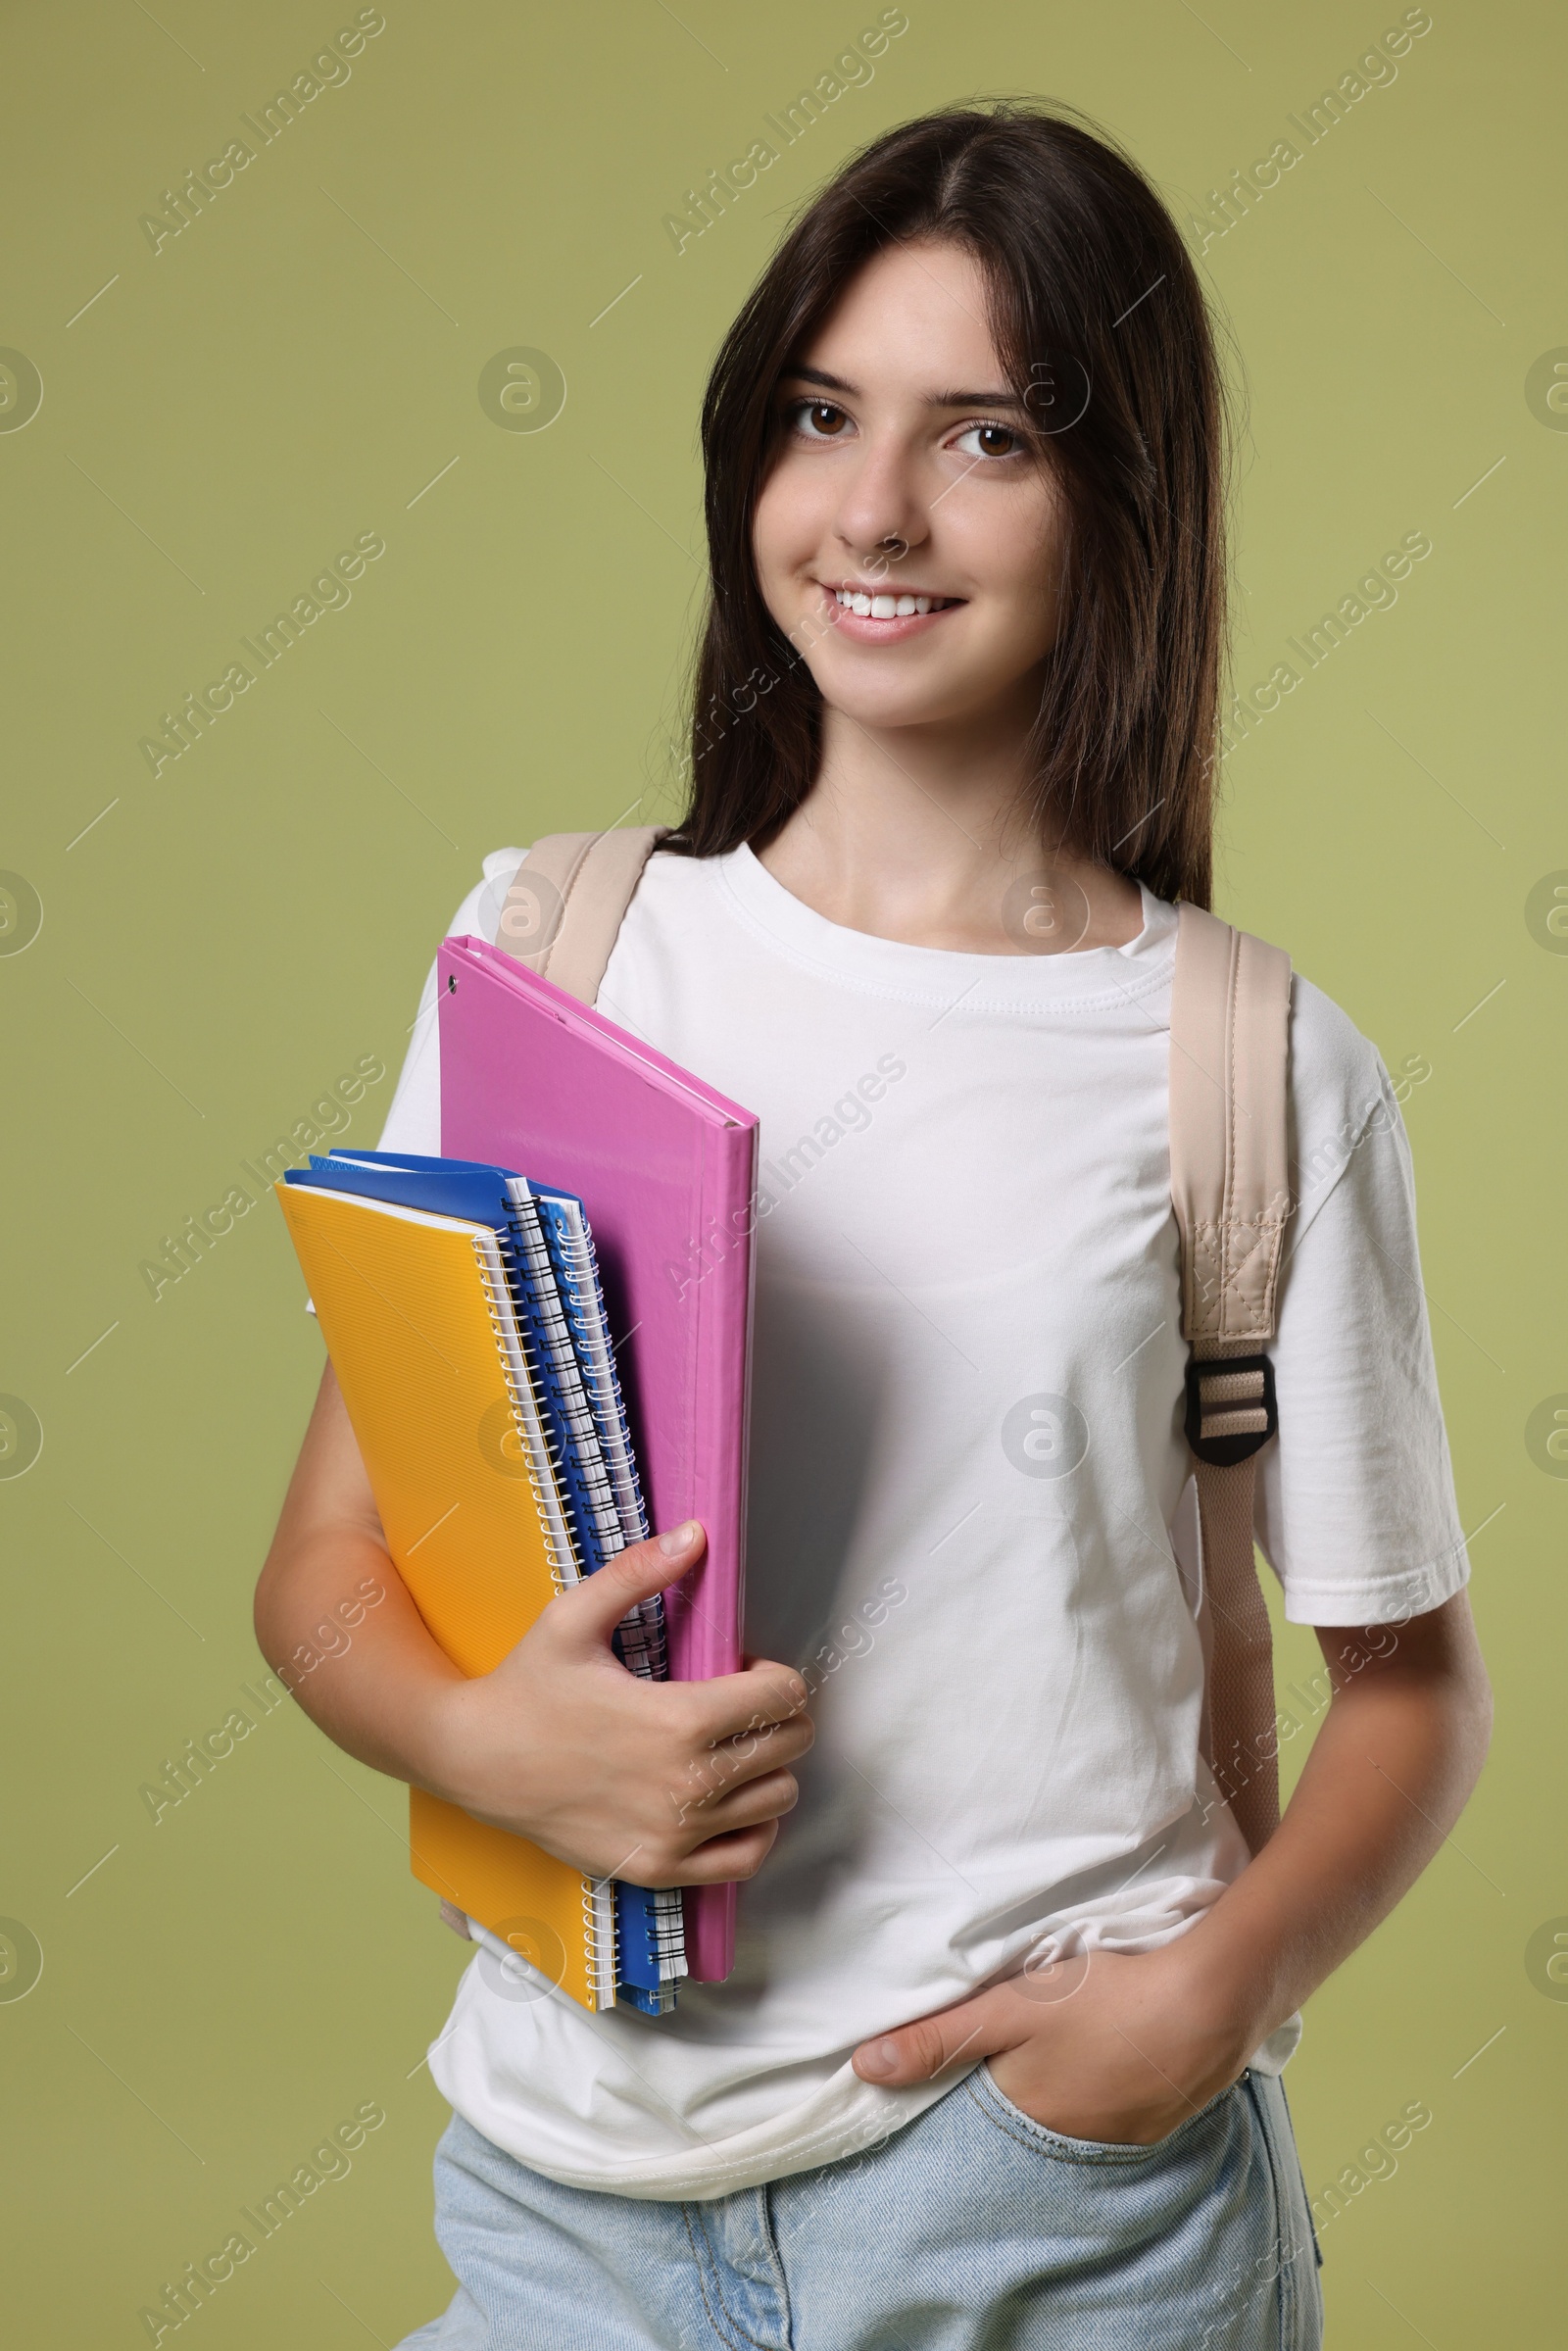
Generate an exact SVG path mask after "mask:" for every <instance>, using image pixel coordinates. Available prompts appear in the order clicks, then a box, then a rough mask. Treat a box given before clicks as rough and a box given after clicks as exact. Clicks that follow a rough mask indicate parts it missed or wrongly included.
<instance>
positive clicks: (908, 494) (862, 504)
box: [834, 434, 930, 578]
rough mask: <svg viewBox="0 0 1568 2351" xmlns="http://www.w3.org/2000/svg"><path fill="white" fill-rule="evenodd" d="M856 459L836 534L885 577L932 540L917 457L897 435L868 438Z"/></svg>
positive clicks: (861, 562) (864, 566) (861, 563)
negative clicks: (918, 474) (917, 475)
mask: <svg viewBox="0 0 1568 2351" xmlns="http://www.w3.org/2000/svg"><path fill="white" fill-rule="evenodd" d="M856 458H857V462H856V464H855V465H854V466H853V467H852V468H850V469H849V475H848V478H847V479H846V481H845V483H844V490H843V495H842V497H841V499H840V502H839V508H838V513H837V514H835V516H834V530H835V532H836V534H837V536H838V538H839V539H840V541H841V542H842V544H843V545H844V547H845V549H846V550H847V551H848V553H849V555H850V556H851V557H852V558H853V560H854V562H855V563H856V564H857V565H858V567H859V568H860V569H861V570H862V571H866V572H870V573H872V574H874V575H875V576H876V577H879V578H881V577H885V576H886V575H887V574H888V572H890V571H891V570H892V569H893V568H894V567H895V566H896V565H897V564H899V563H902V562H903V561H904V559H905V558H906V556H907V555H908V553H909V552H910V550H911V548H915V547H918V546H920V545H921V544H922V543H923V541H924V540H925V539H927V538H928V537H929V535H930V520H929V517H928V514H927V512H926V507H925V502H924V499H923V496H922V494H921V490H920V486H919V483H918V481H917V478H916V466H915V463H914V460H913V457H912V455H911V454H910V453H909V452H908V451H907V450H906V449H904V448H902V447H901V446H900V444H899V442H898V440H897V439H896V438H895V437H893V436H891V435H890V436H888V437H887V438H886V439H885V440H882V441H881V442H880V443H879V442H878V441H877V440H876V439H875V438H874V437H873V436H871V435H869V434H867V436H866V438H865V439H864V440H863V441H862V442H861V443H860V445H859V448H858V450H857V452H856Z"/></svg>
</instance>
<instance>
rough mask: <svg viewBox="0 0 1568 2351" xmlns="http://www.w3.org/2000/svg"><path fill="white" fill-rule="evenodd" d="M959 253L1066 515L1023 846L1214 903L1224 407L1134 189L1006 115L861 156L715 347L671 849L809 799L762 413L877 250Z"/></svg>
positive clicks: (1029, 111)
mask: <svg viewBox="0 0 1568 2351" xmlns="http://www.w3.org/2000/svg"><path fill="white" fill-rule="evenodd" d="M913 237H930V238H945V239H948V240H950V241H952V242H954V243H956V244H958V245H961V246H962V247H964V248H965V249H966V250H967V251H969V252H970V253H972V254H973V255H974V256H975V257H976V259H977V260H978V261H979V263H980V265H981V267H982V269H984V271H985V274H986V277H987V280H988V283H989V288H990V295H991V306H992V321H991V323H992V332H993V336H994V339H995V341H996V343H997V347H998V352H999V355H1000V357H1001V359H1002V361H1003V363H1004V366H1005V368H1006V370H1007V372H1008V375H1009V377H1010V379H1011V381H1012V383H1013V387H1014V389H1015V390H1016V391H1017V392H1018V393H1019V394H1020V396H1021V397H1023V398H1024V399H1025V400H1027V401H1028V402H1029V403H1030V407H1031V411H1032V413H1033V415H1034V416H1035V417H1036V419H1037V421H1038V427H1039V431H1040V447H1041V449H1042V451H1043V452H1044V453H1046V454H1047V455H1048V456H1049V461H1050V462H1051V463H1052V464H1053V465H1054V466H1055V467H1056V469H1057V474H1058V478H1059V480H1060V483H1061V485H1062V488H1063V491H1064V494H1065V505H1066V511H1067V525H1066V533H1065V537H1066V552H1065V565H1066V568H1065V575H1064V577H1063V580H1062V606H1061V610H1062V613H1063V619H1062V625H1061V630H1060V634H1059V636H1058V638H1057V642H1056V645H1055V647H1054V652H1053V654H1052V655H1051V657H1050V659H1049V661H1048V662H1047V664H1046V673H1045V684H1044V689H1043V693H1042V699H1041V707H1040V713H1039V717H1038V720H1037V722H1036V724H1035V727H1034V729H1033V734H1032V739H1031V746H1030V751H1031V769H1032V780H1031V783H1030V786H1029V789H1028V794H1027V801H1026V809H1025V813H1026V816H1027V819H1028V821H1029V822H1030V823H1031V824H1032V825H1033V826H1034V827H1035V828H1036V836H1037V837H1038V838H1040V839H1042V840H1045V839H1047V838H1049V837H1050V836H1051V835H1052V834H1054V835H1056V836H1058V837H1059V838H1060V839H1061V840H1062V841H1063V842H1064V843H1065V844H1066V845H1067V846H1068V847H1069V848H1071V849H1072V850H1074V851H1076V852H1077V854H1078V855H1080V856H1083V857H1091V858H1093V859H1095V860H1096V861H1098V862H1100V863H1103V864H1104V865H1107V866H1110V867H1112V868H1113V869H1115V870H1116V871H1118V872H1121V873H1125V874H1127V875H1130V876H1131V877H1132V878H1134V879H1136V880H1141V881H1143V882H1145V883H1146V884H1147V885H1148V887H1149V888H1150V889H1151V890H1152V892H1153V893H1154V894H1155V896H1156V897H1160V898H1166V899H1174V898H1177V897H1182V898H1187V899H1190V900H1192V901H1194V902H1195V903H1196V904H1197V905H1199V906H1207V905H1208V902H1209V890H1210V871H1211V853H1212V836H1213V802H1212V780H1213V772H1214V760H1215V754H1216V750H1217V724H1218V700H1219V673H1220V663H1221V655H1222V645H1223V637H1224V595H1225V554H1224V544H1223V523H1224V445H1223V421H1224V398H1223V391H1222V387H1221V379H1220V373H1219V368H1218V367H1217V364H1216V360H1215V353H1214V344H1213V336H1212V330H1211V327H1210V322H1209V318H1208V315H1207V312H1206V309H1205V307H1204V302H1203V297H1202V293H1201V288H1200V286H1199V282H1198V278H1197V275H1196V273H1195V271H1194V269H1193V267H1192V264H1191V262H1190V261H1189V260H1188V257H1187V252H1186V248H1185V247H1184V245H1183V243H1182V240H1181V237H1180V235H1179V233H1178V231H1177V229H1176V227H1175V224H1174V223H1173V221H1172V220H1171V218H1170V215H1169V214H1168V213H1167V212H1166V210H1165V207H1164V205H1163V204H1162V203H1161V201H1160V199H1159V197H1158V196H1157V195H1156V194H1155V192H1154V190H1153V188H1152V186H1151V185H1150V183H1149V181H1148V180H1147V179H1146V178H1145V177H1144V175H1143V173H1142V172H1141V171H1139V169H1138V168H1137V166H1136V165H1135V164H1134V163H1132V162H1131V160H1130V159H1129V158H1128V157H1127V156H1125V155H1124V154H1122V153H1121V152H1120V150H1119V149H1118V148H1116V147H1115V146H1114V145H1113V144H1112V143H1111V141H1110V140H1109V139H1108V138H1107V137H1106V136H1105V134H1104V133H1103V132H1101V131H1099V130H1098V129H1096V128H1093V127H1091V126H1090V125H1089V124H1088V123H1087V122H1084V121H1083V120H1082V119H1080V118H1077V117H1076V116H1075V115H1074V114H1073V113H1072V112H1071V110H1069V109H1065V108H1058V107H1055V106H1052V107H1050V108H1048V107H1045V106H1041V105H1035V104H1032V103H1029V104H1024V103H1019V102H1014V101H1006V102H1001V103H996V104H986V105H975V106H970V107H962V108H956V109H953V110H951V111H946V112H943V113H940V114H935V115H927V116H923V117H922V118H921V119H920V120H918V121H917V122H906V123H904V124H902V125H901V126H900V127H898V128H897V129H894V130H890V131H888V132H887V133H885V134H884V136H882V137H881V138H879V139H876V140H874V141H873V142H872V143H871V144H870V145H869V146H867V147H866V148H864V149H863V150H862V151H861V152H860V153H859V154H858V155H857V156H855V157H853V158H852V159H851V161H850V162H849V163H848V164H847V165H846V166H845V167H844V169H843V170H842V171H839V172H838V174H837V175H836V176H835V177H834V178H833V180H831V181H830V183H829V184H828V186H827V187H826V188H824V189H823V190H822V191H821V193H820V194H819V195H817V196H816V197H815V198H814V199H813V200H812V201H811V203H810V204H809V207H808V208H807V210H806V211H805V212H804V214H803V215H802V216H801V218H800V219H799V220H797V221H796V223H795V225H794V227H793V228H792V229H791V230H790V232H789V234H788V235H787V236H786V237H785V239H784V242H783V243H782V244H781V245H780V246H779V248H778V250H777V252H776V253H775V254H774V256H773V258H772V260H771V261H770V262H769V263H768V265H767V268H766V269H764V271H763V272H762V275H761V277H760V280H759V282H758V284H757V285H756V287H755V288H754V289H753V291H752V293H751V295H750V297H749V298H748V300H747V302H746V304H745V306H744V308H743V309H742V311H741V313H740V316H739V317H738V318H736V320H735V323H734V325H733V326H732V327H731V328H730V330H729V333H728V334H727V336H726V337H725V339H724V343H723V345H722V347H721V349H720V351H719V353H718V357H717V359H716V360H715V362H714V365H713V368H712V372H711V376H710V378H709V383H708V391H707V396H706V398H705V400H704V404H703V420H702V440H703V456H704V463H705V467H706V509H707V520H708V544H709V560H710V572H711V594H710V603H709V611H708V617H707V624H706V628H705V632H704V635H703V639H702V644H701V649H700V652H699V655H698V659H697V664H696V675H695V680H694V697H693V710H692V723H691V738H690V742H691V783H690V792H689V798H688V802H687V807H686V808H685V811H684V813H683V816H682V820H681V823H680V826H679V828H678V830H677V832H676V833H675V835H674V836H673V837H672V839H671V840H670V843H669V847H670V848H671V849H673V850H676V851H684V852H685V853H686V854H687V855H690V856H695V857H716V856H719V855H721V854H722V853H723V852H724V851H726V850H730V849H734V848H736V847H737V846H738V845H739V844H740V843H742V842H750V843H751V844H752V845H753V846H754V847H756V848H761V847H763V846H765V844H766V842H767V841H768V840H769V839H771V838H772V836H773V835H774V834H775V833H776V832H777V831H778V829H779V827H780V826H781V825H782V824H783V823H784V821H785V820H786V818H787V817H789V816H790V815H791V814H792V813H793V811H794V810H795V809H796V808H798V807H799V806H800V804H801V802H802V800H803V799H804V798H805V797H806V794H807V793H808V792H809V789H810V786H811V783H812V781H813V778H814V776H815V772H816V765H817V759H818V756H819V745H820V734H821V710H822V700H821V695H820V694H819V692H818V690H817V687H816V685H815V683H814V681H813V679H812V677H811V674H810V671H809V668H808V666H807V664H806V662H805V661H804V660H803V659H802V657H801V654H800V652H799V651H798V650H797V648H796V647H795V646H793V645H792V644H791V643H790V642H789V640H788V639H787V638H786V637H785V635H784V633H783V632H782V631H781V630H780V629H779V627H778V626H777V624H776V623H775V621H774V620H773V618H772V616H771V615H770V613H769V612H768V611H767V608H766V606H765V605H764V604H763V602H762V598H761V594H760V589H759V587H758V583H757V574H756V569H755V565H754V563H753V557H752V518H753V514H754V510H755V507H756V503H757V498H758V494H759V491H760V487H761V484H762V482H763V480H764V478H765V476H766V474H767V471H768V468H769V465H770V463H771V460H772V457H773V455H774V453H775V451H776V448H777V445H778V443H777V431H778V427H777V423H776V416H775V407H774V401H775V394H776V390H777V386H778V382H779V379H780V377H781V375H782V374H783V373H784V372H785V370H786V368H787V367H788V365H789V363H790V361H791V359H792V358H797V357H799V355H800V352H801V349H802V346H803V345H804V343H805V342H806V341H807V339H808V338H809V335H810V334H811V333H812V332H813V330H814V329H815V327H816V326H817V325H818V324H819V323H820V321H821V320H822V319H823V318H825V317H826V316H827V314H828V312H829V311H830V310H831V309H832V307H833V305H834V304H835V302H836V301H837V300H838V298H839V297H840V296H841V295H842V293H843V292H844V290H845V288H846V286H847V285H848V284H849V282H850V280H851V278H852V277H853V276H854V275H855V273H856V271H857V270H858V269H860V268H861V267H862V266H863V265H864V264H865V263H866V262H868V261H869V260H870V259H871V258H872V257H873V255H875V254H877V253H879V252H881V251H882V250H883V249H884V248H885V247H886V246H889V245H892V244H894V243H896V242H901V241H903V240H905V239H908V238H913Z"/></svg>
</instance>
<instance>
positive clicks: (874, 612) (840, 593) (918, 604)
mask: <svg viewBox="0 0 1568 2351" xmlns="http://www.w3.org/2000/svg"><path fill="white" fill-rule="evenodd" d="M830 593H831V594H832V595H833V596H834V597H835V598H836V599H837V601H838V605H839V608H840V610H841V611H842V612H854V613H855V614H856V615H857V617H858V618H859V619H861V620H907V619H909V618H911V617H912V616H913V615H914V614H915V613H917V612H949V611H951V609H952V608H953V607H954V606H955V605H959V604H962V602H963V598H962V597H961V596H923V595H911V594H910V593H909V592H908V591H907V590H905V591H904V592H902V593H900V594H897V595H887V594H882V595H878V594H875V593H873V592H872V591H871V590H869V589H864V588H834V589H832V590H831V591H830Z"/></svg>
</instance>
